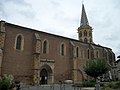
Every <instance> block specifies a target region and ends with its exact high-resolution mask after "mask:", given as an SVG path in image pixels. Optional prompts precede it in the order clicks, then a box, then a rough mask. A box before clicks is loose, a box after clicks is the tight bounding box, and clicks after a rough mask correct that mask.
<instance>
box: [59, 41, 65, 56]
mask: <svg viewBox="0 0 120 90" xmlns="http://www.w3.org/2000/svg"><path fill="white" fill-rule="evenodd" d="M65 51H66V50H65V44H63V43H62V44H61V46H60V54H61V56H64V55H65Z"/></svg>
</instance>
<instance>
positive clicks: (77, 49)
mask: <svg viewBox="0 0 120 90" xmlns="http://www.w3.org/2000/svg"><path fill="white" fill-rule="evenodd" d="M76 57H79V47H76Z"/></svg>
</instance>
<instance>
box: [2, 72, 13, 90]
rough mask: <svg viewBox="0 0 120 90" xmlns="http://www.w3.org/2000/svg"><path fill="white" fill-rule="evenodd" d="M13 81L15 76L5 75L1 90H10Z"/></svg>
mask: <svg viewBox="0 0 120 90" xmlns="http://www.w3.org/2000/svg"><path fill="white" fill-rule="evenodd" d="M12 80H13V76H12V75H6V74H5V75H4V76H3V77H2V78H1V79H0V90H8V89H9V88H10V87H11V85H12Z"/></svg>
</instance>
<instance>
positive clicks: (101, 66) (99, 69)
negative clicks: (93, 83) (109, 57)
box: [83, 58, 109, 79]
mask: <svg viewBox="0 0 120 90" xmlns="http://www.w3.org/2000/svg"><path fill="white" fill-rule="evenodd" d="M83 68H84V71H85V73H86V74H87V75H89V76H91V77H93V78H95V79H96V78H97V77H98V76H101V75H102V74H105V73H106V72H107V71H108V69H109V68H108V65H107V62H106V61H105V60H104V59H98V58H97V59H91V60H88V61H87V63H86V65H85V66H84V67H83Z"/></svg>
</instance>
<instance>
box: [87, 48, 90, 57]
mask: <svg viewBox="0 0 120 90" xmlns="http://www.w3.org/2000/svg"><path fill="white" fill-rule="evenodd" d="M87 58H88V59H90V50H89V49H88V50H87Z"/></svg>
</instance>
